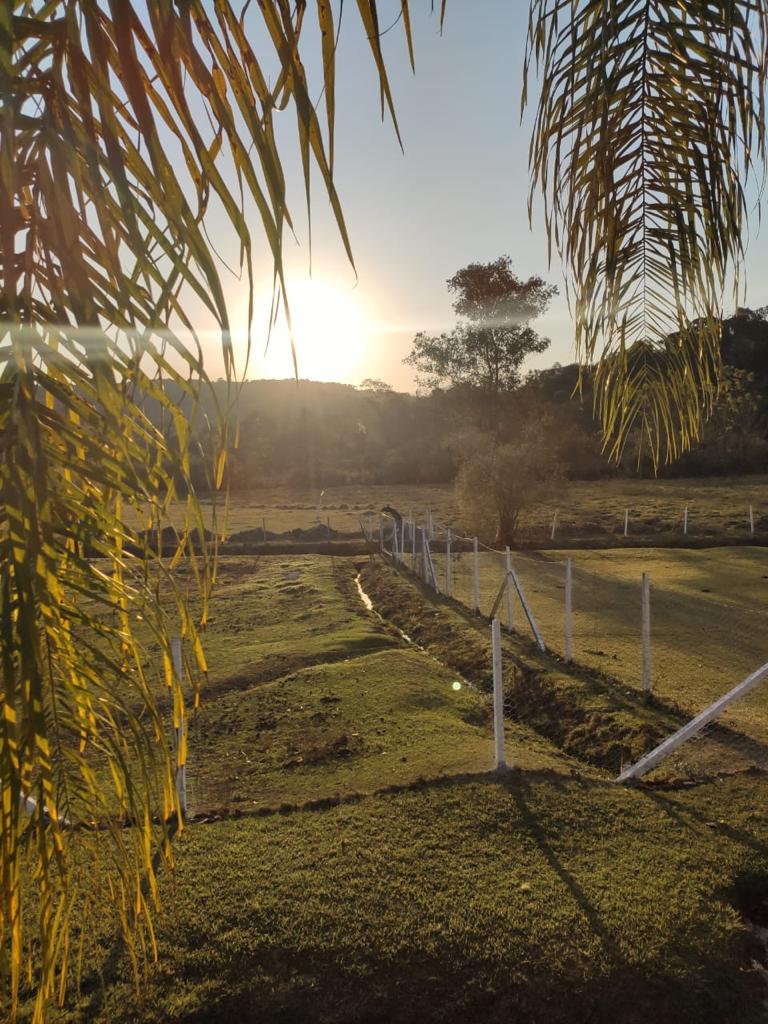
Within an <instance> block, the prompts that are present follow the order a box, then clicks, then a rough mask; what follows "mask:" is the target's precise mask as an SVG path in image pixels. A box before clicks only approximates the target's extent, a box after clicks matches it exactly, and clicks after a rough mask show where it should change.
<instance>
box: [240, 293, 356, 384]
mask: <svg viewBox="0 0 768 1024" xmlns="http://www.w3.org/2000/svg"><path fill="white" fill-rule="evenodd" d="M288 301H289V303H290V309H291V320H292V324H293V336H294V341H295V344H296V358H297V361H298V369H299V377H301V378H302V379H305V380H317V381H339V382H341V383H344V384H357V383H359V381H360V379H361V377H362V376H365V373H364V370H363V367H364V364H365V362H366V357H367V355H368V347H369V344H370V333H369V327H368V323H369V318H368V317H367V316H366V312H365V309H364V306H363V303H362V302H361V301H360V299H358V297H357V295H356V294H355V292H354V291H353V290H352V289H348V288H343V287H339V286H337V285H334V284H331V283H329V282H327V281H317V280H314V279H312V280H304V281H302V280H299V281H295V280H294V281H291V282H289V284H288ZM269 308H270V295H269V294H267V293H263V294H262V295H261V296H259V299H258V300H257V302H256V315H255V318H254V331H253V347H252V351H251V357H250V361H249V369H248V376H249V377H263V378H274V379H283V378H286V377H292V376H293V375H294V368H293V360H292V358H291V347H290V341H289V334H288V327H287V324H286V322H285V315H284V313H283V312H282V311H281V313H280V314H279V316H278V320H277V323H276V324H275V326H274V327H273V329H272V336H271V338H270V341H269V347H268V349H267V351H266V353H265V352H264V344H265V341H266V329H265V324H266V322H267V320H268V317H269Z"/></svg>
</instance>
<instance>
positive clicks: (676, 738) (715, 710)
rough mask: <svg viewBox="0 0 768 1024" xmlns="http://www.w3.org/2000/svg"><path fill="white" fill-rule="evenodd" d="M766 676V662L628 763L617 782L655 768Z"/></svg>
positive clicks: (767, 671)
mask: <svg viewBox="0 0 768 1024" xmlns="http://www.w3.org/2000/svg"><path fill="white" fill-rule="evenodd" d="M766 676H768V664H765V665H762V666H761V667H760V668H759V669H757V670H756V671H755V672H753V673H752V674H751V675H749V676H747V678H746V679H744V680H742V681H741V682H740V683H738V684H737V685H736V686H734V687H733V689H732V690H729V691H728V693H726V694H723V696H722V697H719V698H718V699H717V700H716V701H715V702H714V703H713V704H710V705H709V707H708V708H705V709H704V711H702V712H700V713H699V714H698V715H696V717H695V718H692V719H691V720H690V722H688V723H687V724H686V725H684V726H683V727H682V729H678V730H677V732H675V733H673V734H672V735H671V736H668V737H667V738H666V739H665V740H664V741H663V742H662V743H660V744H659V745H658V747H654V749H653V750H652V751H651V752H650V753H648V754H646V755H645V756H644V757H641V758H640V760H639V761H636V762H635V764H633V765H630V767H629V768H625V769H624V771H623V772H622V773H621V775H620V776H619V778H618V781H619V782H627V781H628V780H629V779H639V778H640V776H641V775H645V773H646V772H649V771H650V770H651V768H655V767H656V765H657V764H660V763H661V762H662V761H663V760H664V758H665V757H666V756H667V755H668V754H671V753H672V752H673V751H674V750H677V748H678V747H679V746H680V745H681V744H683V743H685V741H686V740H689V739H690V738H691V737H692V736H695V735H696V733H698V732H701V730H702V729H703V728H704V726H705V725H709V723H710V722H711V721H712V719H713V718H717V716H718V715H719V714H720V712H721V711H724V710H725V708H727V707H728V705H729V704H733V702H734V701H736V700H738V699H739V698H740V697H743V696H744V694H745V693H749V691H750V690H752V689H754V687H755V686H757V684H758V683H761V682H762V681H763V680H764V679H765V678H766Z"/></svg>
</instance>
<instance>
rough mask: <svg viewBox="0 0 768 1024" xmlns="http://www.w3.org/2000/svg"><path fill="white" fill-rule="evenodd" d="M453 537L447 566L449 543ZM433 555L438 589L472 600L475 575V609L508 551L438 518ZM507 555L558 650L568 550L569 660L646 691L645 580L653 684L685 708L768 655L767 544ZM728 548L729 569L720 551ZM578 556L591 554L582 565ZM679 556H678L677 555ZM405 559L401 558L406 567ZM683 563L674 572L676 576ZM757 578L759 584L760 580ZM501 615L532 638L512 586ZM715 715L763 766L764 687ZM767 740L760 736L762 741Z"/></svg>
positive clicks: (489, 595)
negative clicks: (645, 583)
mask: <svg viewBox="0 0 768 1024" xmlns="http://www.w3.org/2000/svg"><path fill="white" fill-rule="evenodd" d="M449 536H450V547H451V553H450V568H449V566H448V554H447V550H446V541H447V540H448V539H449ZM433 537H434V539H433V542H432V546H433V549H434V550H433V560H434V563H435V568H436V570H437V575H438V579H439V582H440V589H441V592H442V593H443V594H448V587H450V596H451V597H453V598H454V599H455V600H457V601H459V602H460V603H461V604H462V605H465V606H466V607H467V608H469V609H473V608H474V602H475V583H474V577H475V571H477V576H478V579H479V586H478V590H479V610H480V612H481V614H483V615H484V616H488V615H490V613H491V611H492V606H493V603H494V600H495V599H496V598H497V596H498V594H499V590H500V588H501V587H502V585H503V584H504V581H505V578H506V564H507V555H506V552H505V551H499V550H493V549H490V548H488V547H486V546H484V545H482V544H480V545H478V548H479V550H478V556H477V570H475V556H474V553H473V538H468V537H462V536H461V535H459V534H458V533H456V532H454V531H450V535H449V528H448V527H447V526H446V525H445V524H442V523H433ZM726 551H727V549H722V551H721V552H720V554H719V555H718V558H717V559H716V558H714V557H712V558H710V557H708V555H707V552H704V551H679V550H677V549H672V550H667V551H665V552H664V553H663V556H662V560H660V558H659V557H658V554H659V553H655V554H654V553H652V552H647V553H646V552H644V551H642V550H640V549H635V550H634V551H632V552H626V551H616V550H613V551H582V552H561V551H547V552H528V551H526V552H521V551H514V552H512V553H511V556H510V559H511V565H512V567H513V569H514V570H515V572H516V573H517V576H518V579H519V581H520V584H521V586H522V589H523V591H524V594H525V597H526V599H527V602H528V605H529V607H530V610H531V612H532V614H533V616H534V618H535V620H536V623H537V625H538V628H539V630H540V632H541V634H542V637H543V639H544V642H545V643H546V646H547V648H548V650H550V651H551V652H552V653H554V654H556V655H559V656H560V657H563V656H564V655H565V580H566V559H567V558H568V557H570V558H571V579H572V638H573V661H574V662H576V663H578V664H581V665H584V666H586V667H589V668H591V669H596V670H598V671H600V672H601V673H604V674H606V675H608V676H611V677H613V678H614V679H615V680H616V681H617V683H618V684H619V685H621V686H624V687H626V688H627V689H631V690H637V691H639V690H641V689H642V678H643V656H642V618H641V615H642V611H641V608H642V605H641V600H642V599H641V594H642V589H641V588H642V574H643V572H648V573H649V576H650V582H651V690H652V693H653V694H654V695H656V696H657V697H659V698H660V699H662V700H664V701H666V702H668V703H671V704H674V705H676V706H678V707H679V708H680V709H681V710H682V711H683V712H685V713H688V712H689V713H690V714H691V715H693V714H696V713H698V712H699V711H701V710H702V709H703V708H705V707H706V706H708V705H709V704H710V703H712V702H713V701H714V700H716V699H717V698H718V697H721V696H722V695H723V694H724V693H725V692H727V691H728V690H729V689H731V687H733V686H735V685H736V684H737V683H738V682H740V681H741V680H742V679H744V678H745V677H746V676H747V675H749V674H750V673H751V672H753V671H754V670H755V669H756V668H758V667H759V666H761V665H763V664H764V663H766V662H768V606H767V605H766V602H765V601H764V600H762V599H761V592H760V587H761V585H762V586H763V587H765V590H766V595H767V596H768V553H766V552H765V551H763V550H762V549H741V550H740V551H733V550H731V551H730V552H729V554H728V555H726ZM726 557H727V558H730V561H731V563H732V564H731V565H729V566H728V571H725V572H724V571H723V565H722V559H725V558H726ZM581 562H583V563H586V564H581ZM677 562H679V564H676V563H677ZM407 564H408V563H406V565H407ZM678 573H679V575H678ZM761 581H762V584H761ZM510 592H511V594H512V598H511V601H508V598H507V594H506V593H503V594H502V598H501V601H500V603H499V604H498V607H497V610H496V616H497V617H498V618H499V619H500V620H501V622H502V623H503V625H504V626H506V627H507V628H509V627H510V609H509V608H508V605H511V626H512V628H513V629H514V630H515V631H517V632H519V633H521V634H523V635H527V636H530V635H531V630H530V628H529V625H528V622H527V621H526V618H525V615H524V612H523V608H522V607H521V604H520V600H519V598H518V596H517V594H516V593H515V592H514V588H510ZM718 721H719V725H720V726H721V727H722V726H724V727H726V728H733V729H735V730H738V731H739V732H742V733H744V734H745V742H746V743H748V744H749V740H750V739H751V740H753V741H755V742H754V743H753V744H752V747H753V748H754V749H753V750H752V755H753V756H754V757H755V758H756V760H757V761H758V762H759V763H761V764H763V765H765V766H766V767H768V690H767V689H766V688H765V687H758V688H757V689H756V690H754V691H753V692H752V693H750V694H749V695H747V696H746V697H745V698H743V699H742V700H740V701H739V702H738V703H736V704H734V705H732V706H731V707H730V708H729V709H728V710H727V711H726V712H725V713H724V715H723V716H722V717H721V718H720V719H719V720H718ZM762 744H766V747H765V749H763V747H762Z"/></svg>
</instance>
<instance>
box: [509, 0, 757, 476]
mask: <svg viewBox="0 0 768 1024" xmlns="http://www.w3.org/2000/svg"><path fill="white" fill-rule="evenodd" d="M767 32H768V5H766V4H765V2H764V0H736V2H718V3H700V2H699V0H681V2H679V3H674V4H669V3H662V2H660V0H533V2H532V4H531V13H530V28H529V43H528V54H527V58H526V76H527V74H528V71H529V68H530V66H531V64H535V65H536V66H537V67H538V68H539V69H540V71H541V76H542V91H541V98H540V101H539V104H538V110H537V114H536V120H535V127H534V133H533V138H532V142H531V150H530V160H531V168H532V175H533V187H532V195H531V204H532V203H533V198H534V194H535V191H536V190H538V189H541V191H542V192H543V194H544V199H545V222H546V227H547V231H548V234H549V238H550V243H551V244H553V245H554V246H555V247H556V248H557V249H558V251H559V252H560V253H561V255H562V257H563V259H564V262H565V263H566V265H567V267H568V271H569V276H570V281H571V285H572V295H573V300H574V303H573V305H574V313H575V321H576V340H577V346H578V351H579V354H580V357H581V359H582V360H583V361H584V362H585V363H586V364H592V363H593V362H594V361H595V360H597V361H599V364H600V366H599V373H598V387H597V388H596V395H597V396H598V402H597V405H598V409H599V411H600V415H601V418H602V423H603V427H604V430H605V432H606V435H607V436H608V437H610V438H612V439H613V441H612V443H613V448H614V452H616V453H618V452H620V451H621V449H622V447H623V445H624V443H625V441H626V439H627V436H628V434H629V433H630V431H631V430H633V429H634V428H637V429H639V430H640V431H641V432H642V433H644V434H646V435H647V436H648V438H649V439H650V441H651V444H652V448H653V451H654V453H655V457H656V459H657V461H659V460H663V459H669V458H672V457H674V456H675V455H676V454H678V453H679V452H680V451H681V450H682V449H684V448H685V447H687V446H688V445H689V444H690V443H691V441H692V440H693V439H694V438H695V437H696V436H697V435H698V431H699V429H700V425H701V422H702V420H703V418H705V417H706V416H707V415H708V413H709V412H710V410H711V408H712V403H713V400H714V397H715V394H716V388H717V367H718V363H719V345H720V328H719V323H718V320H719V316H720V314H721V305H722V301H723V294H724V290H725V288H726V284H727V282H728V279H729V274H730V273H731V272H732V271H735V273H736V275H737V280H738V269H739V264H740V262H741V258H742V255H743V249H742V238H743V229H744V222H745V215H746V199H745V192H744V190H745V186H746V183H747V180H748V178H749V176H750V174H751V173H752V171H753V168H754V163H755V161H756V160H762V159H763V158H764V156H765V119H764V112H765V108H764V101H765V95H764V94H765V78H766V34H767ZM526 102H527V95H526V91H525V90H524V94H523V104H524V105H525V103H526ZM635 349H636V350H637V351H635Z"/></svg>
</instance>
